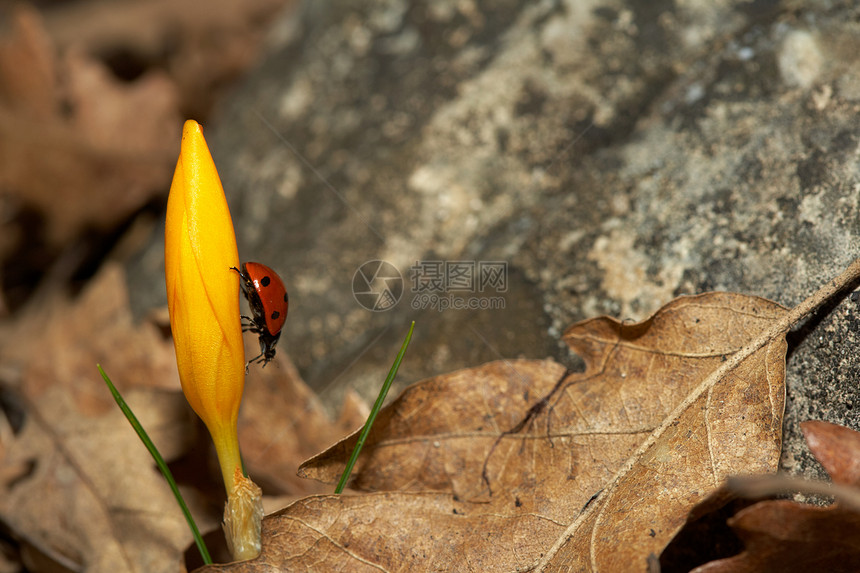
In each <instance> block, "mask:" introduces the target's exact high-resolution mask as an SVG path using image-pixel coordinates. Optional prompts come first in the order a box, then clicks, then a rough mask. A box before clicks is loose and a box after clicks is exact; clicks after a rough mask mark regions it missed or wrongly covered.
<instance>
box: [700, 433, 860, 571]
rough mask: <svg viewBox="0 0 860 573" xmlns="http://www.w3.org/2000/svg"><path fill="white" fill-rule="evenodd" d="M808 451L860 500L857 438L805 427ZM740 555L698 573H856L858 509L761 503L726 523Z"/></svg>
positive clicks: (859, 542)
mask: <svg viewBox="0 0 860 573" xmlns="http://www.w3.org/2000/svg"><path fill="white" fill-rule="evenodd" d="M801 427H802V429H803V434H804V436H805V437H806V441H807V443H808V444H809V449H810V450H812V453H813V454H814V455H815V457H816V459H818V461H819V462H821V465H823V466H824V468H825V469H826V470H827V473H828V474H830V477H831V478H833V482H834V483H835V484H841V485H844V486H847V487H849V488H851V489H853V490H854V493H855V495H856V496H860V433H858V432H856V431H854V430H851V429H849V428H845V427H843V426H839V425H836V424H830V423H828V422H804V423H803V424H802V426H801ZM729 525H731V527H732V529H734V530H735V532H736V533H737V534H738V536H739V537H740V538H741V539H742V540H743V542H744V544H745V546H746V549H745V550H744V552H743V553H740V554H739V555H736V556H734V557H730V558H728V559H720V560H719V561H712V562H711V563H708V564H707V565H703V566H701V567H698V568H697V569H695V571H696V573H745V572H748V573H770V572H780V573H784V572H789V571H828V572H831V573H834V572H835V573H838V572H841V571H845V572H852V573H853V572H856V571H860V506H858V505H857V504H856V503H854V504H847V503H843V502H840V501H839V498H838V497H837V501H836V503H834V504H832V505H830V506H828V507H819V506H812V505H806V504H800V503H795V502H793V501H789V500H774V501H763V502H759V503H757V504H755V505H752V506H750V507H748V508H746V509H744V510H742V511H740V512H738V514H737V515H735V516H734V517H733V518H731V519H730V520H729Z"/></svg>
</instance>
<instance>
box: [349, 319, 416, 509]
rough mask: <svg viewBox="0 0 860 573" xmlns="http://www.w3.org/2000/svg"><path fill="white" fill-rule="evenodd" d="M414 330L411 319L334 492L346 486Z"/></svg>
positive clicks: (413, 322)
mask: <svg viewBox="0 0 860 573" xmlns="http://www.w3.org/2000/svg"><path fill="white" fill-rule="evenodd" d="M413 330H415V321H414V320H413V321H412V326H410V327H409V333H408V334H407V335H406V340H404V341H403V346H401V347H400V352H398V353H397V358H395V359H394V364H392V365H391V370H389V371H388V377H387V378H386V379H385V383H384V384H383V385H382V389H381V390H380V391H379V396H377V397H376V402H375V403H374V404H373V409H372V410H371V411H370V415H369V416H368V417H367V421H366V422H365V423H364V428H363V429H362V430H361V434H360V435H359V436H358V442H356V444H355V448H353V450H352V455H351V456H349V461H348V462H347V463H346V468H344V470H343V475H341V476H340V481H339V482H337V487H336V488H335V489H334V492H335V493H341V492H342V491H343V488H344V487H346V481H347V480H348V479H349V474H351V473H352V468H353V466H354V465H355V461H356V460H357V459H358V454H359V453H361V448H362V447H364V442H365V440H367V435H368V434H369V433H370V427H371V426H373V422H374V421H375V420H376V415H377V414H378V413H379V410H381V409H382V403H383V402H385V397H386V396H387V395H388V390H389V389H390V388H391V383H392V382H394V377H395V376H397V369H398V368H400V363H401V362H402V361H403V356H404V355H405V354H406V349H407V348H408V347H409V341H410V340H412V331H413Z"/></svg>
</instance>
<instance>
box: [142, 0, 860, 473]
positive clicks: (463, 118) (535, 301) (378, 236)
mask: <svg viewBox="0 0 860 573" xmlns="http://www.w3.org/2000/svg"><path fill="white" fill-rule="evenodd" d="M858 22H860V9H858V8H856V7H853V6H852V3H851V2H819V3H816V4H815V8H814V9H812V8H808V7H805V5H803V4H801V3H793V2H785V3H782V4H780V3H776V2H764V1H762V2H752V3H750V2H728V1H726V2H705V1H692V2H647V3H646V2H636V1H632V0H631V1H628V2H623V1H618V2H612V1H608V2H588V1H570V2H526V1H523V2H514V1H512V0H508V1H494V2H476V1H457V2H455V1H450V2H426V3H424V2H401V1H397V0H389V1H377V2H371V1H363V2H362V1H348V0H342V1H330V2H313V3H310V2H309V3H308V6H307V7H306V8H305V9H304V11H302V12H301V13H298V14H292V15H284V18H283V20H282V21H280V22H278V23H277V24H276V26H275V29H274V30H273V34H272V44H271V45H272V47H271V52H270V54H269V56H268V57H267V59H266V60H265V62H264V63H263V64H262V65H261V67H260V68H259V69H258V70H257V71H256V72H254V73H253V74H252V75H251V76H250V77H249V78H247V80H246V81H245V82H244V83H243V84H242V85H241V86H240V87H239V88H238V89H237V90H236V92H235V94H234V95H233V96H232V98H231V100H230V101H229V102H228V103H227V104H226V105H225V106H224V108H223V110H222V112H221V113H220V115H219V116H218V121H217V122H216V124H215V125H212V126H211V127H212V129H210V130H208V131H207V136H208V137H209V143H210V146H211V147H212V151H213V154H214V155H215V159H216V162H217V164H218V166H219V169H220V171H221V174H222V176H223V179H224V184H225V188H226V189H227V191H228V194H229V196H230V201H231V206H232V208H233V213H234V218H235V220H236V227H237V232H238V234H239V241H240V247H239V248H240V255H241V256H242V258H243V259H247V260H261V261H264V262H266V263H267V264H269V265H270V266H273V267H275V268H277V269H279V270H281V271H282V273H283V276H284V279H285V281H286V282H287V284H288V288H289V289H290V295H291V308H290V318H289V320H288V325H287V328H286V331H285V333H284V336H283V338H282V342H281V348H282V349H283V350H285V351H287V352H289V353H290V355H291V356H292V358H293V359H294V360H295V361H296V362H297V364H298V366H299V367H300V369H301V370H302V372H303V373H304V374H305V376H306V378H307V379H308V380H309V382H310V383H311V384H312V385H314V387H316V388H317V389H319V390H320V391H322V392H323V395H324V396H327V397H329V398H330V399H331V400H332V402H333V403H334V402H336V401H337V399H338V397H339V396H340V393H341V391H342V389H343V388H344V387H346V386H353V387H357V388H359V389H360V390H362V391H363V392H364V393H365V394H366V395H368V396H369V395H371V394H373V392H375V390H374V389H375V388H377V387H378V385H379V383H380V382H381V380H382V378H384V375H385V373H386V372H387V370H388V367H389V365H390V363H391V360H392V358H393V356H394V354H395V353H396V350H397V348H398V347H399V344H400V341H401V340H402V336H403V335H404V334H405V332H406V330H407V328H408V324H409V321H410V320H412V319H415V320H416V321H417V327H416V335H415V338H414V340H413V346H412V348H411V349H410V352H409V354H408V357H407V360H406V362H405V363H404V366H403V368H402V370H401V372H402V374H401V376H400V378H399V379H400V380H402V381H403V382H404V383H405V382H412V381H415V380H417V379H421V378H424V377H427V376H431V375H434V374H438V373H441V372H445V371H448V370H451V369H455V368H459V367H465V366H470V365H477V364H479V363H481V362H484V361H487V360H493V359H496V358H498V357H500V356H504V357H518V356H526V357H544V356H547V355H552V356H555V357H556V358H557V359H559V360H562V361H564V362H566V363H569V364H575V363H576V360H575V358H573V357H571V356H569V355H568V353H567V352H566V350H565V349H564V348H562V347H561V346H560V345H559V344H558V343H557V339H558V337H559V335H560V333H561V332H562V331H563V330H564V328H565V327H566V326H567V325H569V324H571V323H572V322H574V321H576V320H580V319H584V318H587V317H589V316H593V315H596V314H604V313H605V314H610V315H613V316H617V317H623V318H631V319H641V318H644V317H646V316H648V315H649V314H650V313H651V312H653V311H655V310H656V309H657V308H659V307H660V306H662V305H663V304H665V303H666V302H668V301H669V300H671V299H672V298H673V297H675V296H677V295H680V294H684V293H698V292H703V291H708V290H730V291H738V292H744V293H750V294H757V295H761V296H764V297H767V298H770V299H772V300H775V301H777V302H780V303H782V304H784V305H786V306H791V305H794V304H796V303H798V302H799V301H801V300H802V299H803V298H805V297H806V296H807V295H808V294H810V293H811V292H812V291H814V290H815V289H816V288H817V286H818V285H820V284H821V283H822V282H823V281H825V280H827V279H829V278H831V277H833V276H835V275H836V274H838V273H839V272H840V271H841V270H842V269H843V268H844V267H845V266H846V265H847V264H848V263H849V262H850V261H851V260H853V258H855V257H857V256H858V255H860V242H858V239H857V231H858V209H857V207H858V198H860V147H858V141H860V121H858V119H857V117H858V109H859V108H860V24H858ZM158 248H160V247H159V246H158V245H155V246H153V250H152V251H151V252H150V253H148V254H146V255H145V256H144V257H141V260H140V261H139V262H138V264H137V266H136V267H134V268H132V272H133V273H134V272H136V273H139V274H146V273H148V272H152V268H154V267H155V266H156V264H157V259H158V256H157V254H155V253H157V249H158ZM373 259H382V260H385V261H388V262H390V263H392V264H393V265H395V266H396V267H397V268H399V269H400V271H401V272H402V274H403V277H404V280H405V292H404V294H403V298H402V299H401V301H400V302H399V303H398V304H397V305H396V306H395V307H394V309H393V310H389V311H386V312H376V313H373V312H369V311H367V310H365V309H363V308H362V307H360V306H359V305H358V304H357V302H356V301H355V299H354V298H353V294H352V281H353V276H354V273H355V271H356V269H357V268H358V267H359V266H360V265H361V264H362V263H364V262H365V261H368V260H373ZM416 261H506V262H507V263H508V279H509V280H508V285H507V287H508V288H507V291H506V292H504V293H493V292H490V293H484V294H485V295H487V296H494V295H496V294H498V295H499V296H501V297H502V299H503V303H504V309H503V310H446V311H444V312H439V311H437V310H415V309H413V308H412V302H413V301H415V300H420V299H416V295H415V293H414V292H412V289H413V285H412V282H411V280H410V279H411V278H412V277H413V276H414V275H415V274H416V273H415V272H413V271H410V267H412V266H413V265H414V264H415V262H416ZM145 283H146V281H141V283H140V284H141V287H140V288H150V286H151V285H147V284H145ZM133 284H134V283H133ZM153 288H154V287H153ZM455 294H457V295H458V296H463V297H464V298H466V299H468V298H470V297H472V296H475V295H472V294H471V293H466V292H458V293H455ZM858 310H860V308H858V304H857V303H856V302H853V301H851V300H848V299H846V300H843V301H841V302H840V303H839V304H838V305H837V306H836V307H835V308H833V309H832V310H831V311H830V312H829V313H828V314H826V315H823V316H822V317H821V318H820V319H818V320H814V321H811V322H810V323H809V324H808V325H807V327H806V328H805V329H804V330H801V331H799V332H798V333H795V334H793V335H792V336H791V338H790V341H791V346H790V355H789V362H788V374H787V382H788V397H789V400H788V407H787V413H786V447H785V453H784V456H783V462H784V465H785V466H786V468H788V469H791V470H792V471H803V472H806V473H813V474H814V473H815V472H816V471H817V470H816V469H815V464H814V462H812V461H811V458H810V456H809V455H808V454H807V453H805V452H806V450H805V447H804V446H803V444H802V443H801V441H800V440H801V438H800V433H799V428H798V426H797V424H798V423H799V421H802V420H805V419H810V418H812V419H826V420H830V421H833V422H838V423H846V424H847V425H849V426H852V427H860V424H858V423H857V422H856V416H852V408H853V405H854V402H855V401H856V398H857V397H858V391H857V387H858V379H860V375H858V364H860V359H858V358H857V352H856V347H857V344H856V343H857V339H858V336H857V327H858V321H857V312H858Z"/></svg>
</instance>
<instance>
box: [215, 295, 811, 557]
mask: <svg viewBox="0 0 860 573" xmlns="http://www.w3.org/2000/svg"><path fill="white" fill-rule="evenodd" d="M798 308H800V307H798ZM796 312H797V309H795V310H794V311H791V312H789V311H787V310H786V309H784V308H783V307H781V306H779V305H778V304H776V303H773V302H770V301H767V300H764V299H761V298H757V297H749V296H743V295H738V294H726V293H723V294H720V293H712V294H705V295H699V296H693V297H682V298H679V299H676V300H674V301H673V302H671V303H669V304H668V305H666V306H665V307H663V308H662V309H661V310H659V311H658V312H657V313H656V314H655V315H654V316H652V317H651V318H650V319H648V320H646V321H644V322H641V323H636V324H632V323H621V322H618V321H616V320H614V319H611V318H605V317H604V318H596V319H591V320H586V321H584V322H581V323H579V324H576V325H574V326H573V327H571V328H570V329H569V330H568V331H567V332H566V333H565V335H564V338H565V340H566V341H567V342H568V343H569V344H570V346H571V347H572V348H573V349H574V350H575V351H576V352H577V353H579V354H580V355H581V356H582V357H583V358H584V360H585V363H586V368H585V371H584V372H577V373H574V372H570V371H567V370H566V369H565V368H564V367H563V366H561V365H559V364H557V363H555V362H553V361H551V360H545V361H537V360H511V361H498V362H493V363H489V364H486V365H484V366H481V367H478V368H473V369H468V370H461V371H458V372H454V373H451V374H447V375H442V376H438V377H436V378H432V379H429V380H425V381H423V382H420V383H417V384H415V385H413V386H411V387H409V388H407V389H406V390H405V391H404V392H403V393H402V394H401V395H400V396H399V397H398V398H397V399H396V400H394V401H393V402H392V403H391V404H390V405H389V406H387V407H386V408H385V409H383V411H382V412H381V413H380V415H379V417H378V418H377V421H376V423H375V425H374V427H373V430H372V431H371V433H370V436H369V439H368V442H367V445H366V446H365V448H364V450H363V452H362V455H361V457H360V459H359V463H358V466H357V469H356V471H355V473H354V477H353V479H352V482H351V487H353V488H354V489H357V490H364V491H365V492H369V493H363V494H356V495H341V496H335V495H324V496H315V497H310V498H305V499H303V500H300V501H298V502H296V503H294V504H292V505H290V506H288V507H286V508H285V509H283V510H281V511H280V512H277V513H276V514H273V515H271V516H268V517H267V518H266V519H265V520H264V522H263V552H262V554H261V556H260V557H259V558H257V559H256V560H253V561H249V562H245V563H238V564H231V565H221V566H218V565H216V566H209V567H207V568H204V569H203V570H205V571H268V570H271V569H272V568H275V569H284V570H291V571H293V570H316V571H335V570H338V571H339V570H348V571H395V570H396V571H437V570H460V571H530V570H545V571H556V570H574V571H587V570H591V571H612V572H619V571H645V570H646V566H647V565H646V560H647V558H648V556H649V555H650V554H659V552H660V551H661V549H662V548H663V547H664V546H665V545H666V543H667V542H668V541H669V540H670V539H671V538H672V536H673V535H674V534H675V532H676V531H677V530H678V529H679V528H680V527H681V525H682V524H683V523H684V519H685V516H686V514H687V512H688V511H689V510H690V508H691V507H692V506H693V505H694V504H695V503H696V502H697V501H699V500H700V499H702V498H703V497H704V496H705V495H706V494H707V493H708V492H709V491H710V490H712V489H714V488H716V487H717V486H718V485H719V483H720V482H721V481H722V480H723V479H724V478H725V477H726V476H729V475H732V474H737V473H764V472H773V471H774V470H775V469H776V467H777V460H778V457H779V452H780V444H781V426H782V415H783V406H784V397H785V389H784V372H785V351H786V343H785V336H784V335H785V332H786V331H787V329H788V327H789V326H790V325H791V324H792V323H793V321H794V320H796V316H794V315H795V313H796ZM804 312H806V311H804ZM356 439H357V436H356V435H355V434H353V435H351V436H350V437H348V438H346V439H345V440H343V441H342V442H340V443H338V444H336V445H335V446H333V447H332V448H330V449H329V450H328V451H326V452H323V453H322V454H319V455H318V456H316V457H314V458H312V459H311V460H309V461H308V462H306V463H305V464H303V466H302V469H301V471H302V472H303V473H304V474H305V475H306V476H309V477H313V478H317V479H320V480H325V481H333V480H335V479H337V477H338V475H339V473H340V472H341V471H342V468H343V466H344V461H345V459H346V458H347V456H348V455H349V452H350V451H351V450H352V446H353V444H354V443H355V441H356Z"/></svg>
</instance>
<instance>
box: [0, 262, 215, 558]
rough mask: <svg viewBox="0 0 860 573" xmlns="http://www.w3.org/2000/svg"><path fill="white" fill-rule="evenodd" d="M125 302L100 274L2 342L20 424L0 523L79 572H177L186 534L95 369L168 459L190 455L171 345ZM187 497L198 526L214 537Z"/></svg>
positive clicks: (117, 274) (36, 309)
mask: <svg viewBox="0 0 860 573" xmlns="http://www.w3.org/2000/svg"><path fill="white" fill-rule="evenodd" d="M126 297H127V295H126V290H125V285H124V283H123V279H122V273H121V271H120V270H119V269H118V268H116V267H108V268H107V269H106V270H105V271H104V272H102V273H101V274H100V275H98V276H97V277H96V279H94V280H93V282H92V284H91V285H90V286H89V287H88V289H87V290H85V291H84V292H83V293H82V294H81V296H80V297H79V299H78V300H76V301H74V302H72V303H70V302H69V301H68V300H66V298H65V297H64V296H60V295H55V296H52V297H51V298H50V300H42V301H38V304H33V305H32V306H31V307H30V309H29V310H28V311H27V312H25V313H24V314H23V315H22V316H21V317H20V319H19V320H20V324H17V325H6V326H4V328H3V330H2V331H0V348H2V350H1V351H0V362H2V363H3V364H4V365H6V370H5V371H4V374H5V375H4V378H6V380H7V381H9V380H10V379H12V378H13V376H12V374H11V372H13V371H15V370H17V371H18V375H17V376H16V377H15V378H16V380H17V384H16V386H15V391H16V392H17V394H18V396H20V397H21V400H22V403H23V405H24V413H25V416H26V418H25V423H24V425H23V428H21V430H20V432H19V433H18V434H17V435H14V436H11V437H9V436H7V437H8V438H9V442H8V443H6V444H4V448H2V449H0V452H2V454H3V455H2V459H0V476H2V478H3V480H2V483H0V488H2V494H0V516H2V520H3V521H4V523H6V524H7V525H8V526H9V528H10V529H11V530H12V532H13V533H14V535H15V536H16V537H18V538H19V539H22V540H25V541H27V542H28V543H29V544H31V545H35V546H37V547H38V548H39V551H40V552H41V553H43V554H46V555H47V556H48V557H50V558H52V559H54V560H55V561H59V562H69V563H72V564H76V565H77V568H84V569H86V570H87V571H94V572H97V571H141V572H143V571H176V570H177V569H178V567H179V563H180V559H181V555H182V551H183V550H184V549H185V547H186V546H187V545H188V543H190V541H191V534H190V532H189V530H188V527H187V525H186V523H185V520H184V518H183V516H182V514H181V512H180V511H179V508H178V507H177V505H176V502H175V500H174V499H173V496H172V494H171V493H170V490H169V488H168V486H167V484H166V482H165V481H164V479H163V478H162V477H161V474H160V473H158V471H157V470H156V469H155V468H154V463H153V462H152V459H151V458H150V457H149V454H148V453H147V451H146V449H145V448H144V446H143V445H142V444H141V443H140V440H139V439H138V437H137V436H136V435H135V433H134V431H133V430H132V429H131V427H130V426H129V424H128V421H126V419H125V418H124V416H123V415H122V413H121V412H120V411H119V409H118V408H117V407H116V405H115V404H113V399H112V398H111V396H110V393H109V392H108V391H107V388H106V387H105V384H104V381H102V379H101V377H100V376H99V374H98V371H97V370H96V368H95V365H96V363H97V362H101V363H103V364H105V368H106V370H107V372H108V373H109V374H110V375H111V376H112V377H113V380H114V381H115V383H116V384H117V386H118V387H119V388H120V389H121V391H122V392H123V394H124V395H125V398H126V400H127V401H128V403H129V404H130V405H131V407H132V408H133V409H134V411H135V413H136V414H137V416H138V418H139V419H140V420H141V423H143V424H144V426H145V427H146V428H147V429H148V430H149V433H150V437H151V438H152V439H153V441H154V442H155V443H156V444H157V445H158V447H159V449H160V450H161V452H162V454H163V455H164V457H165V458H166V459H168V460H170V459H173V458H175V457H176V456H177V455H179V454H180V453H182V452H183V451H185V450H187V448H188V447H189V445H190V437H191V436H192V435H193V428H192V424H191V421H192V417H191V416H190V415H189V411H188V406H187V405H186V404H185V403H184V399H183V398H182V395H181V393H179V392H178V391H177V388H178V386H179V381H178V376H177V373H176V366H175V363H173V364H172V366H171V362H170V361H169V360H168V357H169V355H172V354H173V350H172V348H171V347H170V343H169V341H165V340H164V339H163V337H162V335H161V334H160V333H159V332H158V330H157V329H156V328H155V327H154V326H153V325H151V324H142V325H135V324H134V323H133V321H132V318H131V313H130V311H129V310H128V300H127V298H126ZM170 359H171V360H172V357H170ZM185 493H186V495H188V494H192V495H190V497H188V498H187V499H188V501H189V503H190V505H191V506H192V509H193V510H194V511H196V512H197V515H199V517H200V519H201V526H203V527H207V526H208V527H211V526H213V525H214V522H213V520H211V519H206V513H205V511H203V509H202V508H201V506H200V503H199V502H198V498H197V496H195V495H193V492H191V491H186V492H185Z"/></svg>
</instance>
